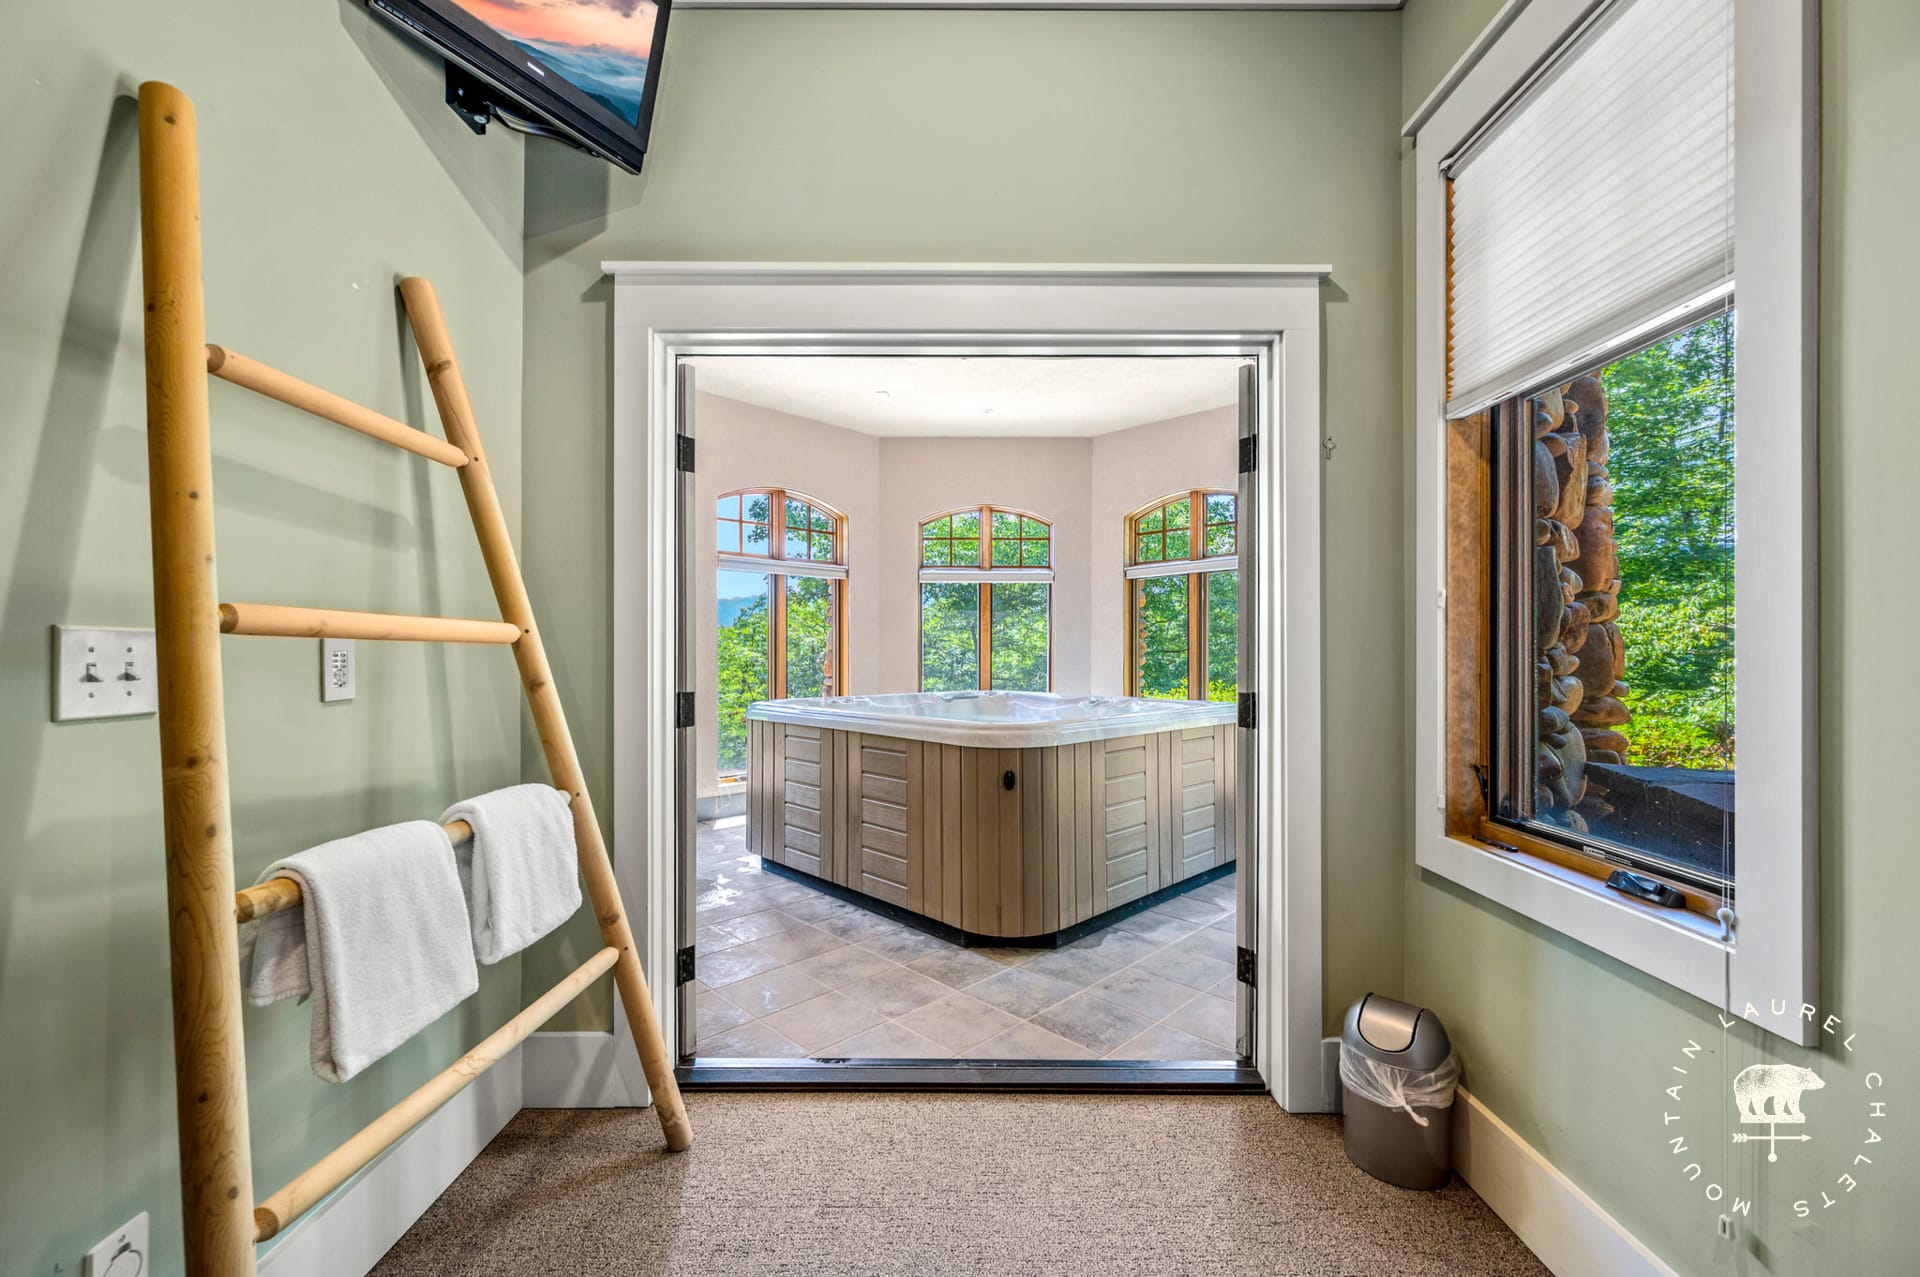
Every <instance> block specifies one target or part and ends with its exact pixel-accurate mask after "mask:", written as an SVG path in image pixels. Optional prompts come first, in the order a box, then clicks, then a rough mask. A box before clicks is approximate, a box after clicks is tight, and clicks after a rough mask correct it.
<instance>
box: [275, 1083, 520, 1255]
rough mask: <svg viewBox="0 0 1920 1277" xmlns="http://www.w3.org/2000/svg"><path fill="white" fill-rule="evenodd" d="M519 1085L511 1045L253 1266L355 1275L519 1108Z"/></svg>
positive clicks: (279, 1239) (423, 1211) (419, 1213)
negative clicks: (492, 1063) (486, 1068)
mask: <svg viewBox="0 0 1920 1277" xmlns="http://www.w3.org/2000/svg"><path fill="white" fill-rule="evenodd" d="M521 1090H522V1061H521V1054H520V1052H519V1051H515V1052H513V1053H512V1054H510V1055H508V1056H506V1057H505V1058H504V1059H502V1060H501V1061H500V1062H499V1063H498V1064H496V1065H494V1066H493V1067H492V1068H490V1069H488V1070H487V1071H486V1072H485V1073H482V1074H481V1075H480V1076H479V1077H478V1078H476V1079H475V1080H474V1082H473V1085H471V1086H469V1087H467V1089H466V1090H464V1091H462V1092H460V1094H458V1095H456V1096H454V1097H453V1098H452V1099H451V1100H448V1101H447V1102H446V1104H444V1105H442V1106H441V1107H440V1109H439V1110H437V1111H436V1112H435V1113H434V1114H433V1116H431V1117H429V1118H427V1120H426V1121H424V1122H422V1123H420V1125H418V1126H416V1127H414V1128H413V1130H412V1131H411V1132H410V1133H409V1134H408V1135H407V1136H406V1138H404V1139H402V1140H401V1141H400V1142H399V1143H398V1144H395V1145H394V1146H393V1147H392V1148H391V1149H389V1150H388V1151H387V1152H386V1153H385V1154H383V1155H382V1156H381V1157H380V1158H379V1159H378V1160H376V1161H375V1162H374V1163H373V1164H372V1165H371V1166H369V1167H367V1169H366V1170H364V1171H362V1172H361V1173H360V1174H359V1175H358V1176H356V1177H355V1178H353V1179H352V1180H349V1181H348V1182H347V1184H346V1185H345V1186H344V1187H343V1188H341V1189H339V1190H338V1191H337V1192H335V1193H334V1194H333V1195H332V1196H330V1197H328V1198H327V1199H326V1200H325V1201H322V1202H321V1203H320V1204H319V1205H318V1206H316V1207H314V1208H313V1209H312V1210H311V1211H308V1212H307V1213H306V1214H305V1215H303V1216H301V1217H300V1219H298V1220H297V1221H295V1222H294V1224H293V1226H292V1227H291V1228H289V1229H287V1231H286V1232H284V1233H282V1234H281V1235H280V1236H279V1237H277V1238H275V1239H274V1241H273V1242H272V1243H271V1245H270V1247H269V1249H267V1250H266V1251H264V1252H263V1253H262V1254H261V1256H260V1271H261V1272H262V1273H270V1274H271V1275H272V1277H346V1275H348V1274H352V1275H353V1277H359V1274H363V1273H365V1272H367V1271H368V1270H370V1269H371V1268H372V1267H373V1266H374V1265H375V1264H377V1263H379V1262H380V1257H381V1256H382V1255H384V1254H386V1253H387V1251H388V1249H389V1248H391V1247H392V1245H393V1244H394V1243H395V1242H397V1241H399V1240H400V1237H401V1234H403V1233H405V1232H406V1231H407V1229H409V1228H411V1227H412V1226H413V1224H414V1221H415V1220H417V1219H419V1218H420V1216H422V1215H424V1214H426V1211H427V1208H428V1207H429V1206H431V1205H433V1203H434V1202H435V1201H436V1200H438V1199H439V1197H440V1194H442V1193H444V1192H446V1190H447V1186H448V1185H450V1184H452V1183H453V1181H454V1179H455V1177H457V1176H458V1175H459V1174H460V1172H461V1171H463V1170H465V1169H466V1168H467V1164H468V1163H469V1162H471V1161H473V1159H474V1158H476V1157H478V1156H479V1155H480V1150H481V1149H483V1148H485V1147H486V1146H487V1142H488V1141H489V1140H491V1139H492V1138H493V1137H494V1136H495V1135H498V1134H499V1133H500V1128H501V1127H503V1126H505V1125H506V1124H507V1123H508V1121H510V1120H511V1119H512V1117H513V1115H514V1114H515V1113H518V1112H519V1111H520V1107H521Z"/></svg>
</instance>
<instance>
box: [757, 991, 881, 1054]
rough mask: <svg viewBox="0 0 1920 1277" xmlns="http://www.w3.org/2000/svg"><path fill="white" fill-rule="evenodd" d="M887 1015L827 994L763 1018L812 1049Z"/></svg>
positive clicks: (837, 1039) (850, 999) (844, 998)
mask: <svg viewBox="0 0 1920 1277" xmlns="http://www.w3.org/2000/svg"><path fill="white" fill-rule="evenodd" d="M885 1019H886V1017H884V1016H882V1015H881V1014H880V1013H879V1012H878V1011H875V1010H874V1009H873V1008H871V1007H865V1006H861V1005H860V1004H859V1003H858V1002H855V1001H854V1000H853V999H852V998H849V997H846V996H845V995H843V994H839V993H823V994H821V995H820V996H819V997H817V998H810V999H808V1000H807V1001H805V1002H802V1003H801V1004H800V1005H798V1006H791V1007H788V1008H787V1009H786V1010H784V1011H776V1012H774V1013H773V1014H772V1015H770V1016H767V1017H766V1018H765V1019H763V1020H761V1021H760V1023H762V1024H764V1025H766V1026H767V1027H768V1028H770V1029H772V1030H773V1031H774V1032H776V1033H779V1034H781V1035H782V1036H784V1037H787V1038H790V1039H792V1040H793V1041H795V1042H798V1043H799V1044H800V1045H801V1046H803V1047H805V1048H806V1049H807V1050H809V1051H817V1050H819V1049H820V1048H821V1047H823V1046H826V1045H828V1044H829V1043H833V1042H838V1041H840V1039H842V1038H849V1037H852V1036H853V1035H854V1034H856V1033H859V1032H861V1031H862V1030H865V1029H870V1028H872V1027H873V1026H874V1025H876V1024H880V1023H883V1022H884V1021H885Z"/></svg>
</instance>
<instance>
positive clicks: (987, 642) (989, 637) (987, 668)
mask: <svg viewBox="0 0 1920 1277" xmlns="http://www.w3.org/2000/svg"><path fill="white" fill-rule="evenodd" d="M983 544H984V543H983ZM979 673H980V677H979V683H980V690H981V691H983V692H990V691H992V690H993V583H992V582H990V581H982V582H981V583H980V671H979Z"/></svg>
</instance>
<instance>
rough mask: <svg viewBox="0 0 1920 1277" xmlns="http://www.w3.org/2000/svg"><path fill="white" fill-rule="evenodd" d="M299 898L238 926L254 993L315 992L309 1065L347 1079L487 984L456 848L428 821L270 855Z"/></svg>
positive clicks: (258, 996)
mask: <svg viewBox="0 0 1920 1277" xmlns="http://www.w3.org/2000/svg"><path fill="white" fill-rule="evenodd" d="M269 878H292V879H293V880H294V881H296V882H298V883H299V884H300V894H301V907H300V908H299V909H298V910H294V909H287V910H283V911H282V912H280V913H275V914H269V915H267V916H266V917H265V918H261V919H258V920H257V921H254V922H249V923H246V924H244V925H243V926H242V927H241V928H240V961H241V964H242V966H243V967H244V966H245V965H246V963H247V962H248V960H249V958H251V960H252V964H253V966H252V975H251V977H250V979H249V981H248V986H247V996H248V1000H249V1001H251V1002H252V1003H253V1005H255V1006H266V1005H267V1004H269V1003H272V1002H278V1001H280V1000H281V999H283V998H300V999H302V1000H304V999H305V998H306V997H307V996H308V995H309V994H311V995H312V996H313V1027H312V1030H311V1032H310V1033H309V1035H308V1045H309V1049H310V1050H311V1052H312V1055H313V1071H314V1072H315V1073H316V1074H318V1075H319V1076H320V1077H321V1078H322V1079H324V1080H325V1081H328V1082H344V1081H346V1080H347V1079H348V1078H350V1077H352V1076H353V1075H354V1074H356V1073H358V1072H359V1071H360V1070H362V1069H364V1068H366V1067H367V1066H368V1065H369V1064H372V1063H373V1062H374V1061H375V1060H377V1059H379V1058H380V1057H381V1056H383V1055H385V1054H386V1053H387V1052H389V1051H391V1050H393V1049H394V1048H395V1047H397V1046H399V1045H400V1044H401V1043H402V1042H405V1041H406V1040H407V1039H408V1038H410V1037H412V1036H413V1035H414V1034H416V1033H418V1032H419V1031H420V1030H421V1029H424V1028H425V1027H426V1026H427V1025H429V1024H431V1023H433V1022H434V1021H435V1020H437V1019H439V1018H440V1017H441V1016H443V1015H445V1014H446V1013H447V1012H448V1011H450V1010H452V1009H453V1008H454V1006H455V1005H457V1004H458V1003H459V1002H460V1001H461V1000H462V999H463V998H466V997H468V996H470V995H471V994H472V993H473V992H474V990H476V989H478V988H479V987H480V972H479V969H478V968H477V967H475V966H474V963H473V948H472V945H471V944H470V943H469V941H468V934H467V910H466V906H465V902H464V901H463V900H462V899H461V894H460V879H459V874H458V872H457V871H456V869H455V866H454V859H453V846H452V844H451V843H449V842H448V841H447V835H446V831H445V830H443V829H441V828H440V826H438V825H436V824H433V823H432V822H431V821H425V820H413V821H408V822H407V823H405V824H401V825H387V826H385V827H384V828H381V829H370V830H368V831H367V832H366V833H363V834H355V835H354V836H352V837H351V838H341V839H338V840H336V841H334V842H328V843H322V844H320V845H319V846H318V847H309V848H308V849H307V850H305V851H303V852H300V853H298V854H297V855H292V856H288V857H287V858H286V859H284V860H281V861H277V862H275V863H274V864H273V865H270V866H269V867H268V868H267V870H266V872H265V873H263V874H261V875H260V878H259V881H260V882H265V881H266V880H267V879H269Z"/></svg>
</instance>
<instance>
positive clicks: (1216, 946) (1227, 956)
mask: <svg viewBox="0 0 1920 1277" xmlns="http://www.w3.org/2000/svg"><path fill="white" fill-rule="evenodd" d="M1171 947H1172V948H1175V949H1178V950H1181V951H1182V952H1186V953H1204V954H1206V955H1207V956H1208V957H1209V958H1218V959H1220V960H1221V961H1222V962H1231V961H1232V960H1233V949H1234V944H1233V937H1232V936H1230V935H1228V934H1227V933H1226V932H1224V931H1215V930H1213V928H1211V927H1207V928H1203V929H1201V930H1199V931H1196V932H1194V933H1193V934H1192V935H1190V936H1188V937H1187V938H1186V939H1185V940H1176V941H1174V942H1173V944H1172V946H1171Z"/></svg>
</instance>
